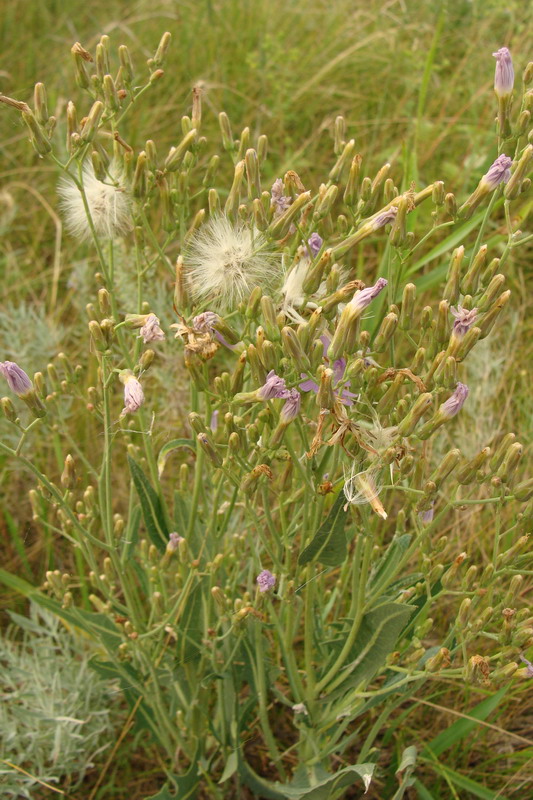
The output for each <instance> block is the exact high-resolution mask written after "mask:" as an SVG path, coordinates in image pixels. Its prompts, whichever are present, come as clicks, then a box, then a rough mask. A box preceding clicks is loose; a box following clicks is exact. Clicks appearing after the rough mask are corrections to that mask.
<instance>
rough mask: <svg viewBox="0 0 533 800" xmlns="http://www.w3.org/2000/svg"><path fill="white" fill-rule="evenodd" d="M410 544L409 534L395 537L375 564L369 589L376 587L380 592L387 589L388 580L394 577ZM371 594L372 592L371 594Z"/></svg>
mask: <svg viewBox="0 0 533 800" xmlns="http://www.w3.org/2000/svg"><path fill="white" fill-rule="evenodd" d="M410 543H411V534H409V533H404V534H403V535H402V536H398V537H395V538H394V539H393V540H392V541H391V543H390V544H389V546H388V548H387V550H386V552H385V554H384V555H383V557H382V558H381V559H380V561H379V562H378V564H377V568H376V571H375V573H374V575H373V576H372V579H371V583H370V588H371V589H372V590H375V588H376V586H378V587H379V588H380V589H381V590H382V591H383V589H385V588H387V587H388V582H389V580H390V579H391V578H392V577H393V576H394V574H395V572H396V569H397V567H398V564H399V563H400V561H401V559H402V557H403V555H404V554H405V552H406V550H407V548H408V547H409V545H410ZM372 593H373V592H372Z"/></svg>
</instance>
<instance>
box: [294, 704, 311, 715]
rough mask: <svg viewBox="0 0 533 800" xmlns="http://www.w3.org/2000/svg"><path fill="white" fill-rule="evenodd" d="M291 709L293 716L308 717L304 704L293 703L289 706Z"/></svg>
mask: <svg viewBox="0 0 533 800" xmlns="http://www.w3.org/2000/svg"><path fill="white" fill-rule="evenodd" d="M291 708H292V710H293V711H294V713H295V714H303V715H304V716H308V715H309V712H308V710H307V708H306V706H305V703H295V704H294V705H293V706H291Z"/></svg>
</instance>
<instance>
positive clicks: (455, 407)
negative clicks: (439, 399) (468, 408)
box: [439, 383, 468, 419]
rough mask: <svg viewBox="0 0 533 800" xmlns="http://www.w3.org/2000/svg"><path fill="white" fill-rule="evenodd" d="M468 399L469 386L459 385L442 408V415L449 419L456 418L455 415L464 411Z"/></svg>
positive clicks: (440, 409)
mask: <svg viewBox="0 0 533 800" xmlns="http://www.w3.org/2000/svg"><path fill="white" fill-rule="evenodd" d="M467 397H468V386H466V385H465V384H464V383H458V384H457V386H456V387H455V391H454V393H453V394H452V396H451V397H448V399H447V400H446V402H445V403H443V404H442V405H441V406H440V408H439V411H440V413H441V414H442V415H443V416H445V417H446V418H447V419H451V418H452V417H455V415H456V414H458V413H459V411H460V410H461V409H462V407H463V404H464V402H465V400H466V398H467Z"/></svg>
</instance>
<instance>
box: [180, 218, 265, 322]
mask: <svg viewBox="0 0 533 800" xmlns="http://www.w3.org/2000/svg"><path fill="white" fill-rule="evenodd" d="M185 264H186V267H187V274H188V279H189V284H190V290H191V294H192V296H193V298H194V300H195V301H196V302H199V303H203V302H207V301H210V302H211V304H212V305H214V306H218V307H226V308H228V309H233V308H235V306H236V305H237V304H238V303H239V302H240V301H241V300H245V299H246V298H247V297H249V295H250V293H251V291H252V289H254V288H255V287H256V286H260V287H262V288H267V287H268V285H269V283H270V282H271V280H272V277H273V274H274V275H275V273H276V272H277V268H278V257H277V256H276V254H275V253H272V252H271V251H269V250H268V249H267V240H266V238H265V236H264V235H263V234H262V233H261V232H259V231H258V230H256V229H253V228H250V227H248V226H247V225H245V224H244V223H243V222H237V223H235V224H233V223H232V222H231V221H230V220H229V219H228V218H227V217H226V216H224V215H219V216H216V217H213V218H212V219H210V220H209V222H207V223H206V224H205V225H203V226H202V227H201V228H200V230H199V231H198V232H197V233H196V234H195V235H194V236H193V237H192V239H191V241H190V243H189V246H188V248H187V251H186V253H185Z"/></svg>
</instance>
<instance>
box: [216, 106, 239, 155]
mask: <svg viewBox="0 0 533 800" xmlns="http://www.w3.org/2000/svg"><path fill="white" fill-rule="evenodd" d="M218 124H219V125H220V132H221V134H222V146H223V147H224V150H229V151H233V150H234V149H235V142H234V140H233V133H232V131H231V125H230V121H229V119H228V115H227V114H226V112H225V111H221V112H220V114H219V115H218Z"/></svg>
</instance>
